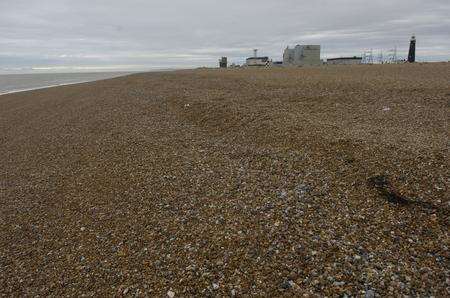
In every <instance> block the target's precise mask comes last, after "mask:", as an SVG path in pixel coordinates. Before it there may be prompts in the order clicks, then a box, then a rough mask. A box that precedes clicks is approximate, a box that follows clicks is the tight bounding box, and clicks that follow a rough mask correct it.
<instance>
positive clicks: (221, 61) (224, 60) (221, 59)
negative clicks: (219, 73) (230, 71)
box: [219, 57, 228, 68]
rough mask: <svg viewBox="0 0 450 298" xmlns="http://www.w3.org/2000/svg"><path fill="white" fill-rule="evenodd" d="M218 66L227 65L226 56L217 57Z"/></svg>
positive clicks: (225, 66) (223, 66) (224, 66)
mask: <svg viewBox="0 0 450 298" xmlns="http://www.w3.org/2000/svg"><path fill="white" fill-rule="evenodd" d="M219 67H220V68H227V67H228V58H227V57H222V58H220V59H219Z"/></svg>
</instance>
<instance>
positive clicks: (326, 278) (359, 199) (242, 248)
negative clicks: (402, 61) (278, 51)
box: [0, 63, 450, 297]
mask: <svg viewBox="0 0 450 298" xmlns="http://www.w3.org/2000/svg"><path fill="white" fill-rule="evenodd" d="M449 78H450V64H449V63H430V64H414V65H378V66H377V65H373V66H336V67H320V68H303V69H240V70H207V69H205V70H189V71H176V72H160V73H144V74H135V75H130V76H127V77H122V78H115V79H110V80H105V81H99V82H91V83H84V84H77V85H71V86H62V87H56V88H51V89H43V90H35V91H29V92H23V93H16V94H8V95H2V96H0V268H1V270H0V293H1V294H4V295H7V296H35V295H41V296H47V295H54V296H62V295H68V296H80V295H82V294H85V295H92V296H110V295H125V296H128V295H130V296H131V295H138V296H139V295H148V296H160V297H161V296H165V295H167V294H169V295H172V294H174V295H175V296H176V297H178V296H193V295H201V296H210V295H220V296H222V295H228V296H230V295H244V296H245V295H258V296H279V295H302V294H307V293H316V294H319V295H340V294H345V293H346V294H347V295H365V294H367V295H368V297H371V295H372V294H378V295H381V296H392V295H400V294H401V293H403V294H406V295H414V296H416V295H419V296H429V295H435V296H446V295H448V287H449V286H450V285H449V271H448V257H449V251H448V246H449V235H448V230H449V226H448V222H449V208H450V205H449V197H448V173H449V172H448V169H449V164H448V160H449V158H448V157H449V156H448V132H449V113H448V111H449V110H448V107H449V100H450V83H449V82H450V80H449Z"/></svg>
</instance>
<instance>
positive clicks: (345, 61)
mask: <svg viewBox="0 0 450 298" xmlns="http://www.w3.org/2000/svg"><path fill="white" fill-rule="evenodd" d="M362 60H363V58H362V57H356V56H353V57H341V58H329V59H327V64H328V65H352V64H361V63H362Z"/></svg>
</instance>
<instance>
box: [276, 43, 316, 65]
mask: <svg viewBox="0 0 450 298" xmlns="http://www.w3.org/2000/svg"><path fill="white" fill-rule="evenodd" d="M321 64H322V61H321V60H320V45H296V46H295V47H294V48H293V49H290V48H289V47H287V48H286V49H285V50H284V53H283V65H284V66H317V65H321Z"/></svg>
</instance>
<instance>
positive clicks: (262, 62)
mask: <svg viewBox="0 0 450 298" xmlns="http://www.w3.org/2000/svg"><path fill="white" fill-rule="evenodd" d="M270 62H271V61H270V59H269V57H258V50H257V49H254V50H253V57H250V58H247V60H246V63H245V64H246V66H268V65H269V64H270Z"/></svg>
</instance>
